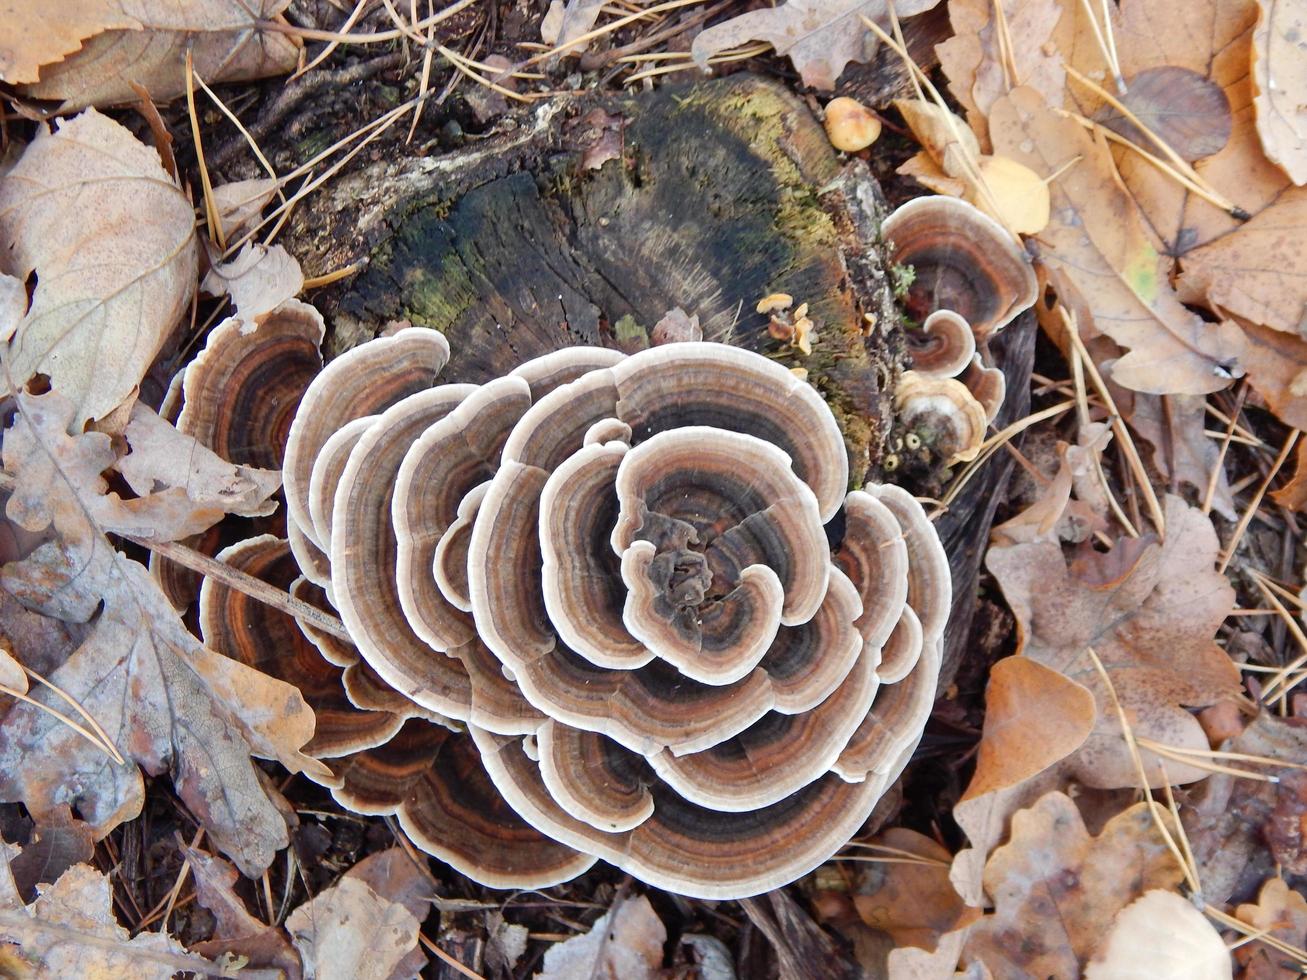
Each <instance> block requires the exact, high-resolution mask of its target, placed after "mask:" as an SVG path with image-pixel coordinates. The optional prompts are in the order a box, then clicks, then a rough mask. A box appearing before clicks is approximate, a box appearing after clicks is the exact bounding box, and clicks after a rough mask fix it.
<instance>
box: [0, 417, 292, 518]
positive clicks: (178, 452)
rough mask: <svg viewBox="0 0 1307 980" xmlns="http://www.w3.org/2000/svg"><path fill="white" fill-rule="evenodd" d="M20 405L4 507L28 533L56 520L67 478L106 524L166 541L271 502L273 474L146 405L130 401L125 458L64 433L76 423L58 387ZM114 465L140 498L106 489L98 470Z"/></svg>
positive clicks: (106, 443) (8, 451)
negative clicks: (234, 460) (11, 484)
mask: <svg viewBox="0 0 1307 980" xmlns="http://www.w3.org/2000/svg"><path fill="white" fill-rule="evenodd" d="M20 402H21V405H22V409H23V411H22V414H21V416H20V417H19V418H18V419H17V420H16V421H15V422H14V424H13V425H12V426H11V427H10V428H9V430H8V431H6V432H5V434H4V442H3V453H4V465H5V468H6V469H7V470H8V471H9V472H11V473H16V474H21V476H22V479H21V480H20V482H19V485H18V487H17V488H16V490H15V491H14V493H13V495H12V496H11V497H10V499H9V502H8V504H7V507H6V513H7V514H8V516H9V519H10V520H12V521H15V522H16V523H18V524H19V525H21V526H22V527H24V528H26V529H27V530H29V531H39V530H41V529H42V528H44V527H46V526H48V525H49V524H50V523H52V521H54V519H55V509H56V508H57V507H58V506H59V504H60V499H61V498H59V497H52V496H51V494H50V488H51V487H52V486H53V485H55V484H56V483H59V482H62V481H64V480H67V481H69V482H70V483H71V484H72V488H71V489H72V492H74V493H76V494H77V497H78V502H79V504H80V505H81V506H82V507H84V508H85V513H86V515H87V516H88V517H89V518H90V519H91V520H93V521H94V522H95V524H96V526H97V527H98V528H99V529H100V530H102V531H108V532H112V533H115V534H130V535H133V536H136V537H146V538H156V539H159V540H165V541H173V540H179V539H181V538H184V537H186V536H188V535H191V534H198V533H199V532H200V531H203V530H206V529H207V528H209V527H211V526H213V525H214V524H215V523H217V522H218V521H219V520H221V519H222V517H223V515H224V514H227V513H236V514H243V515H246V516H255V515H260V514H269V513H271V512H272V510H273V509H274V507H275V503H274V502H273V501H271V500H270V499H269V498H270V496H271V495H272V494H273V493H275V492H276V490H277V487H278V486H279V485H280V482H281V481H280V475H279V474H278V473H277V472H276V471H274V470H260V469H256V468H254V467H248V466H236V465H233V464H231V463H227V462H224V461H223V460H221V459H219V458H218V457H217V456H216V455H215V454H214V453H213V452H212V451H211V450H209V449H205V448H204V447H203V446H201V445H199V444H198V443H197V442H196V441H195V440H194V439H192V438H191V437H190V436H185V435H182V434H181V433H179V432H178V431H177V430H176V429H174V428H173V427H172V426H170V425H168V423H166V422H164V421H163V420H162V419H160V418H159V417H158V416H157V415H155V414H154V413H153V412H152V411H150V410H149V409H148V408H145V407H144V406H143V405H139V404H138V405H135V406H133V409H132V414H131V416H130V419H131V421H130V422H129V423H128V425H127V430H126V440H127V443H128V445H129V447H130V449H131V452H129V453H128V454H127V455H126V456H124V457H122V458H121V459H119V458H118V455H117V452H116V451H115V449H114V445H113V441H112V440H111V439H110V437H109V436H108V435H106V434H104V433H101V432H86V433H82V434H80V435H76V436H70V435H68V434H67V431H68V430H69V429H70V428H74V427H75V425H76V422H75V418H74V416H73V407H72V404H71V402H69V401H68V400H67V399H66V398H63V397H61V396H60V395H59V394H58V393H57V392H53V391H52V392H49V393H48V394H45V395H40V396H35V397H34V396H30V395H22V396H20ZM113 468H117V469H118V470H119V471H120V472H121V473H122V475H123V477H124V478H125V479H126V480H127V481H128V483H129V485H130V486H131V487H132V489H133V490H134V491H135V492H136V493H137V494H138V495H139V496H137V497H135V498H132V499H124V498H123V497H121V496H120V495H119V494H118V493H116V492H113V491H111V490H109V486H108V483H107V482H106V481H105V479H104V477H103V475H102V474H103V473H105V472H106V471H108V470H110V469H113Z"/></svg>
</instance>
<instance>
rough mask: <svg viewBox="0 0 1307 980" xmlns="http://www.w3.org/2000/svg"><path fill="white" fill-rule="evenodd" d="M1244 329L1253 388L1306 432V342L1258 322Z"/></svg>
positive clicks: (1279, 413) (1245, 356)
mask: <svg viewBox="0 0 1307 980" xmlns="http://www.w3.org/2000/svg"><path fill="white" fill-rule="evenodd" d="M1304 214H1305V215H1307V211H1305V212H1304ZM1243 329H1244V336H1246V337H1247V338H1248V348H1247V350H1246V352H1245V354H1244V360H1245V362H1246V363H1247V365H1248V380H1249V381H1250V382H1251V383H1252V386H1253V388H1255V389H1256V391H1257V394H1259V395H1261V396H1262V398H1264V399H1265V400H1266V404H1267V405H1269V406H1270V408H1271V411H1273V412H1274V413H1275V414H1276V415H1278V416H1279V417H1280V420H1281V421H1282V422H1284V423H1285V424H1286V425H1291V426H1293V427H1294V428H1295V429H1307V340H1305V339H1303V337H1302V336H1297V335H1294V334H1290V333H1284V332H1282V331H1280V330H1271V329H1268V328H1267V327H1263V326H1260V325H1258V324H1255V323H1245V324H1243Z"/></svg>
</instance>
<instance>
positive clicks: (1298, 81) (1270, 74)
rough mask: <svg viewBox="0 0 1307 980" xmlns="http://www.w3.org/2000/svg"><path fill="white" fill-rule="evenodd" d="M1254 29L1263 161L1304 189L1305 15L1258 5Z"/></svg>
mask: <svg viewBox="0 0 1307 980" xmlns="http://www.w3.org/2000/svg"><path fill="white" fill-rule="evenodd" d="M1257 8H1258V16H1257V26H1256V27H1255V28H1254V29H1253V70H1252V82H1253V91H1254V92H1255V93H1256V95H1255V96H1254V98H1253V108H1254V110H1255V112H1256V117H1257V135H1258V136H1259V137H1261V142H1262V149H1263V150H1264V151H1265V153H1266V158H1267V159H1268V160H1270V161H1271V162H1272V163H1274V164H1276V165H1278V166H1279V167H1280V169H1282V170H1283V171H1284V172H1285V173H1286V174H1288V175H1289V179H1290V180H1292V181H1293V182H1294V183H1295V184H1297V185H1298V186H1300V187H1301V186H1302V185H1303V184H1307V64H1304V63H1303V57H1302V39H1303V36H1304V34H1307V10H1304V9H1303V6H1302V4H1299V3H1290V2H1286V0H1258V4H1257Z"/></svg>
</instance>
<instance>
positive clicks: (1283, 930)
mask: <svg viewBox="0 0 1307 980" xmlns="http://www.w3.org/2000/svg"><path fill="white" fill-rule="evenodd" d="M1234 914H1235V917H1236V918H1238V919H1239V921H1240V922H1245V923H1247V924H1248V925H1250V926H1251V927H1252V928H1253V929H1255V930H1256V931H1258V932H1260V933H1263V934H1266V935H1269V936H1271V937H1273V938H1275V939H1279V940H1280V941H1281V942H1285V943H1288V944H1289V945H1290V946H1297V947H1299V948H1301V947H1302V945H1303V942H1304V941H1307V898H1304V897H1303V896H1302V893H1300V892H1297V891H1294V890H1293V889H1292V888H1290V887H1289V886H1288V885H1287V884H1286V883H1285V881H1284V879H1283V878H1268V879H1266V881H1265V882H1264V883H1263V884H1262V888H1261V891H1260V892H1258V894H1257V902H1256V904H1251V903H1248V904H1244V905H1240V906H1239V907H1238V908H1237V909H1236V910H1235V913H1234ZM1234 955H1235V957H1236V958H1237V959H1238V960H1239V963H1240V964H1241V965H1242V966H1243V967H1244V968H1245V969H1246V970H1247V973H1246V974H1245V976H1247V977H1267V978H1270V977H1279V976H1284V977H1286V980H1287V977H1288V976H1289V975H1290V973H1289V970H1287V969H1285V968H1284V965H1283V964H1284V959H1285V957H1284V955H1283V954H1282V953H1281V952H1280V951H1279V950H1277V949H1275V948H1274V947H1273V946H1269V945H1264V944H1262V943H1260V942H1254V943H1249V944H1246V945H1244V946H1240V947H1239V949H1237V950H1236V951H1235V954H1234Z"/></svg>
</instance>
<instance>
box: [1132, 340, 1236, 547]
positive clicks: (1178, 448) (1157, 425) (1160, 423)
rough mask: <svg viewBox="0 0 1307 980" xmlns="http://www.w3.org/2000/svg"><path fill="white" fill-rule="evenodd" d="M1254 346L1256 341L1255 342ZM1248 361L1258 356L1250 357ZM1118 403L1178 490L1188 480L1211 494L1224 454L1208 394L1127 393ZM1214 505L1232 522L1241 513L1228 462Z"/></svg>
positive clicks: (1197, 488)
mask: <svg viewBox="0 0 1307 980" xmlns="http://www.w3.org/2000/svg"><path fill="white" fill-rule="evenodd" d="M1250 346H1256V345H1255V343H1254V344H1252V345H1250ZM1246 352H1247V349H1245V363H1246V364H1251V363H1253V361H1251V360H1249V359H1248V358H1247V357H1246ZM1127 395H1128V396H1129V397H1128V399H1127V400H1126V401H1125V402H1124V403H1123V402H1118V407H1119V408H1120V409H1121V414H1122V415H1124V416H1125V418H1126V421H1127V423H1128V424H1129V426H1130V428H1131V429H1132V430H1133V431H1134V432H1135V434H1137V435H1140V436H1143V438H1144V439H1146V440H1148V442H1149V443H1150V444H1151V445H1152V447H1153V464H1154V465H1155V466H1156V467H1157V469H1158V472H1160V473H1161V474H1162V476H1163V478H1165V479H1166V480H1167V481H1169V483H1170V485H1171V487H1172V488H1173V489H1177V490H1178V489H1179V487H1180V485H1181V484H1188V485H1189V486H1190V487H1193V488H1194V490H1196V491H1197V492H1198V495H1199V497H1200V498H1201V497H1202V496H1203V495H1204V494H1206V493H1207V483H1208V481H1209V480H1210V479H1211V476H1212V470H1213V469H1214V468H1215V467H1216V466H1217V464H1218V462H1219V461H1220V457H1221V450H1220V443H1218V442H1217V441H1216V440H1215V439H1212V438H1210V437H1209V436H1208V435H1207V425H1208V416H1207V399H1206V398H1203V397H1201V396H1198V395H1145V394H1143V393H1142V392H1133V393H1127ZM1212 509H1213V510H1215V511H1216V512H1217V513H1218V514H1220V515H1221V516H1222V517H1224V518H1225V519H1226V520H1228V521H1233V520H1236V519H1237V518H1238V514H1237V512H1236V511H1235V506H1234V496H1233V495H1232V494H1231V493H1230V481H1229V479H1228V478H1227V476H1226V473H1225V467H1224V466H1222V467H1221V472H1220V474H1219V476H1218V477H1217V480H1216V493H1215V494H1213V496H1212Z"/></svg>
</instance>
